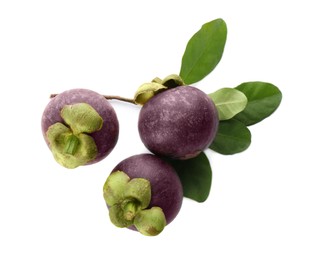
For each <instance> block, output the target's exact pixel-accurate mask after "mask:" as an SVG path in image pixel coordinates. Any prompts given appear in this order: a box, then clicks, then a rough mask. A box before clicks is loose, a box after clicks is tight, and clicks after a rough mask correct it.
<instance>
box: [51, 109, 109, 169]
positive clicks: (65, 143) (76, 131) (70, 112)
mask: <svg viewBox="0 0 319 260" xmlns="http://www.w3.org/2000/svg"><path fill="white" fill-rule="evenodd" d="M61 117H62V118H63V120H64V122H65V123H66V124H67V125H68V126H66V125H64V124H62V123H55V124H53V125H51V126H50V127H49V128H48V130H47V132H46V135H47V138H48V140H49V143H50V148H51V151H52V154H53V156H54V158H55V160H56V161H57V162H58V163H59V164H61V165H62V166H64V167H66V168H69V169H73V168H76V167H78V166H81V165H85V164H87V163H88V162H90V161H92V160H93V159H95V157H96V155H97V153H98V151H97V147H96V144H95V141H94V139H93V138H92V137H91V136H90V135H88V134H89V133H93V132H96V131H98V130H100V129H101V128H102V125H103V119H102V118H101V116H100V115H99V114H98V113H97V112H96V111H95V110H94V108H93V107H91V106H90V105H88V104H86V103H77V104H74V105H66V106H64V107H63V109H62V110H61Z"/></svg>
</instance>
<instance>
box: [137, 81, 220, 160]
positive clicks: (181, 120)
mask: <svg viewBox="0 0 319 260" xmlns="http://www.w3.org/2000/svg"><path fill="white" fill-rule="evenodd" d="M218 123H219V119H218V112H217V109H216V107H215V105H214V103H213V101H212V100H211V99H210V97H209V96H208V95H207V94H206V93H204V92H203V91H201V90H199V89H197V88H195V87H191V86H180V87H176V88H172V89H169V90H165V91H163V92H161V93H159V94H157V95H155V96H154V97H152V98H151V99H150V100H149V101H147V102H146V104H144V106H143V107H142V109H141V111H140V114H139V120H138V130H139V134H140V137H141V140H142V142H143V143H144V145H145V146H146V147H147V148H148V149H149V150H150V151H151V152H153V153H155V154H157V155H160V156H165V157H170V158H174V159H181V160H185V159H189V158H193V157H196V156H197V155H198V154H199V153H200V152H201V151H203V150H204V149H206V148H207V147H208V146H209V145H210V144H211V143H212V141H213V139H214V138H215V135H216V132H217V129H218Z"/></svg>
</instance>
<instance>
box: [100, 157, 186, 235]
mask: <svg viewBox="0 0 319 260" xmlns="http://www.w3.org/2000/svg"><path fill="white" fill-rule="evenodd" d="M103 195H104V199H105V201H106V204H107V206H108V209H109V216H110V219H111V221H112V223H113V224H114V225H116V226H118V227H128V228H130V229H133V230H136V229H137V230H138V231H139V232H141V233H142V234H144V235H149V236H154V235H158V234H159V233H160V232H161V231H162V230H163V229H164V227H165V226H166V225H167V224H169V223H170V222H171V221H172V220H173V219H174V218H175V217H176V216H177V214H178V212H179V210H180V208H181V206H182V201H183V188H182V184H181V182H180V179H179V177H178V175H177V173H176V172H175V170H174V168H173V167H172V166H171V165H170V164H168V163H167V162H165V161H163V160H162V159H160V158H159V157H157V156H155V155H152V154H139V155H134V156H131V157H129V158H127V159H125V160H123V161H122V162H120V163H119V164H118V165H117V166H116V167H115V168H114V169H113V171H112V173H111V174H110V175H109V177H108V178H107V180H106V182H105V184H104V187H103Z"/></svg>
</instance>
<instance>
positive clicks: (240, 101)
mask: <svg viewBox="0 0 319 260" xmlns="http://www.w3.org/2000/svg"><path fill="white" fill-rule="evenodd" d="M209 96H210V98H211V99H212V100H213V102H214V104H215V106H216V108H217V111H218V116H219V120H228V119H231V118H232V117H234V116H235V115H236V114H238V113H239V112H241V111H243V110H244V109H245V107H246V105H247V98H246V96H245V94H243V93H242V92H241V91H239V90H236V89H233V88H222V89H219V90H217V91H216V92H214V93H212V94H209Z"/></svg>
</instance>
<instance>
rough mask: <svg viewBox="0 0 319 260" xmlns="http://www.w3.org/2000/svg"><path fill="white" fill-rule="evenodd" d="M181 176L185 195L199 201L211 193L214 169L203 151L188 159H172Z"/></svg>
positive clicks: (202, 200) (172, 163)
mask: <svg viewBox="0 0 319 260" xmlns="http://www.w3.org/2000/svg"><path fill="white" fill-rule="evenodd" d="M170 163H171V165H172V166H173V167H174V168H175V170H176V171H177V173H178V176H179V177H180V180H181V182H182V185H183V192H184V196H185V197H187V198H190V199H192V200H195V201H197V202H204V201H205V200H206V199H207V198H208V195H209V192H210V188H211V183H212V169H211V167H210V163H209V160H208V158H207V157H206V155H205V154H204V153H203V152H202V153H200V154H199V155H198V156H197V157H195V158H192V159H188V160H174V161H170Z"/></svg>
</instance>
